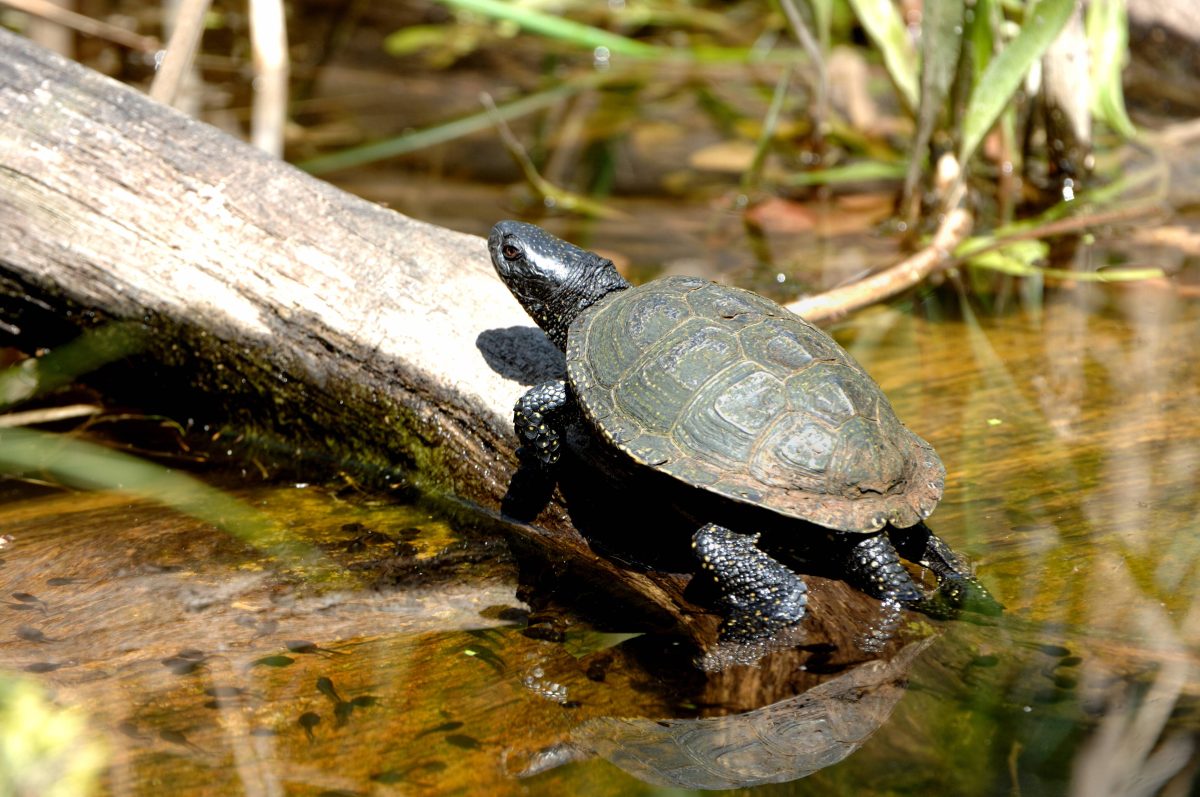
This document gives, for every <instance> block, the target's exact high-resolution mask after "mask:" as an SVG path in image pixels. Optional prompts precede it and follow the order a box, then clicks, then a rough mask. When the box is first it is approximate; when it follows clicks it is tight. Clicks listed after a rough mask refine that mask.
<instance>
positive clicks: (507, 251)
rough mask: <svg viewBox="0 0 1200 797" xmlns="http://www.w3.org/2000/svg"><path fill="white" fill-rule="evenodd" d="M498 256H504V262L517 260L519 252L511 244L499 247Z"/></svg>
mask: <svg viewBox="0 0 1200 797" xmlns="http://www.w3.org/2000/svg"><path fill="white" fill-rule="evenodd" d="M500 254H502V255H504V259H505V260H517V259H519V258H520V257H521V250H520V249H518V248H517V247H515V246H513V245H512V244H505V245H504V246H503V247H501V249H500Z"/></svg>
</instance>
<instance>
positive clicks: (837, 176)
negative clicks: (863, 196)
mask: <svg viewBox="0 0 1200 797" xmlns="http://www.w3.org/2000/svg"><path fill="white" fill-rule="evenodd" d="M906 168H907V167H906V166H905V164H903V163H884V162H882V161H859V162H858V163H848V164H846V165H845V166H833V167H831V168H828V169H814V170H813V171H811V172H800V173H798V174H790V175H788V176H787V177H786V178H785V179H783V180H779V181H778V183H779V184H780V185H786V186H809V185H837V184H839V183H864V182H870V181H875V180H900V179H903V177H904V170H905V169H906Z"/></svg>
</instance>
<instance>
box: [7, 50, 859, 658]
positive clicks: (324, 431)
mask: <svg viewBox="0 0 1200 797" xmlns="http://www.w3.org/2000/svg"><path fill="white" fill-rule="evenodd" d="M0 52H3V57H2V58H0V295H3V297H4V301H5V306H6V307H7V308H8V309H9V311H10V313H12V312H13V311H14V308H15V310H16V311H18V312H17V314H16V315H12V314H10V315H9V317H8V318H6V319H4V321H5V324H6V325H7V327H8V330H9V331H10V332H19V330H18V329H16V327H19V326H20V324H21V320H20V319H21V318H22V316H21V315H20V313H19V311H20V310H21V308H34V307H37V308H48V309H51V310H52V311H54V312H55V313H56V315H59V316H61V317H66V318H69V319H71V320H72V321H74V322H75V323H77V324H78V325H79V326H81V327H87V326H89V325H91V324H94V323H96V322H97V321H98V320H123V321H131V320H132V321H135V322H138V323H139V324H142V325H143V326H144V327H145V328H146V329H147V330H149V334H148V336H147V337H146V338H145V341H146V345H147V346H148V348H147V349H146V351H145V354H148V355H149V357H150V360H151V361H152V362H155V363H159V364H162V365H163V367H164V370H169V371H170V372H171V373H172V374H174V375H175V377H173V378H178V375H179V374H184V375H185V376H186V384H187V386H188V388H189V390H190V391H191V392H192V393H193V394H195V395H201V396H204V397H205V400H206V401H208V402H210V403H211V404H212V405H213V406H214V407H219V408H223V409H224V410H225V412H226V413H228V414H229V415H231V416H237V417H238V420H239V422H240V423H243V424H247V425H251V426H254V427H257V428H259V429H262V430H264V431H266V432H268V433H270V434H274V435H277V436H281V437H283V438H284V439H286V440H288V441H292V442H295V443H298V444H300V446H301V447H302V448H305V449H307V450H312V449H313V448H316V449H324V450H327V451H328V452H329V454H330V455H331V457H333V458H335V459H337V458H349V459H352V460H353V461H355V462H356V463H357V464H358V466H359V467H360V468H372V467H373V468H377V469H379V471H380V472H382V473H383V474H386V476H387V477H390V478H393V479H403V480H406V482H407V483H410V484H411V485H413V486H414V487H416V488H417V489H419V490H421V491H422V492H423V493H425V494H432V495H435V496H439V497H441V498H442V499H446V500H449V501H453V502H461V503H465V504H467V505H469V506H471V507H472V508H473V511H474V510H478V511H482V512H484V513H487V514H489V515H491V516H492V517H495V518H499V517H501V512H500V508H501V504H502V501H504V498H505V495H506V493H507V492H508V491H509V487H510V483H511V482H512V477H513V474H514V472H515V470H516V466H517V461H516V458H515V456H514V448H515V440H514V438H513V432H512V426H511V408H512V405H513V403H514V401H515V400H516V398H517V397H518V396H519V395H520V394H521V393H522V392H523V391H524V390H525V389H526V386H527V385H530V384H534V383H536V382H538V381H541V380H542V379H544V378H547V377H549V376H552V375H557V374H561V372H562V369H563V365H562V358H561V355H560V354H559V353H558V352H557V350H555V349H554V348H553V347H552V346H551V344H550V343H549V342H548V341H547V340H546V339H545V337H544V336H543V335H542V334H541V333H540V332H538V331H537V330H535V329H532V328H530V321H529V319H528V317H527V316H526V315H525V313H524V312H523V311H522V310H521V308H520V307H519V305H518V304H517V303H516V301H515V300H514V299H513V298H512V297H511V295H510V294H509V293H508V291H507V290H506V289H505V288H504V287H503V285H502V284H501V283H500V282H499V280H498V279H497V278H496V277H495V275H494V273H493V271H492V268H491V265H490V263H489V262H488V257H487V252H486V247H485V245H484V242H483V241H482V240H481V239H479V238H477V237H474V236H470V235H463V234H459V233H456V232H452V231H450V230H446V229H442V228H439V227H436V226H433V225H429V224H425V223H422V222H419V221H415V220H413V219H409V218H405V217H404V216H401V215H400V214H398V213H395V212H392V211H390V210H387V209H385V208H382V207H380V206H378V205H374V204H371V203H369V202H366V201H363V200H361V199H358V198H355V197H353V196H350V195H348V194H345V193H343V192H342V191H339V190H338V189H336V188H334V187H332V186H330V185H328V184H327V183H324V182H321V181H320V180H317V179H314V178H313V177H310V176H309V175H307V174H305V173H303V172H301V171H299V170H297V169H295V168H293V167H291V166H289V165H287V164H285V163H282V162H280V161H278V160H275V159H272V158H270V157H267V156H266V155H264V154H262V153H260V152H258V151H256V150H255V149H253V148H251V147H249V146H247V145H245V144H243V143H241V142H239V141H236V140H234V139H232V138H230V137H228V136H226V135H224V134H222V133H220V132H219V131H217V130H215V129H213V128H211V127H209V126H207V125H204V124H202V123H199V122H196V121H194V120H192V119H190V118H187V117H185V116H183V115H181V114H179V113H177V112H175V111H173V110H171V109H169V108H166V107H164V106H161V105H159V104H157V103H154V102H152V101H151V100H149V99H147V98H146V97H144V96H143V95H141V94H139V93H138V92H136V91H135V90H133V89H131V88H129V87H126V86H123V85H121V84H118V83H115V82H113V81H111V80H109V79H108V78H105V77H103V76H101V75H99V74H96V73H94V72H91V71H89V70H87V69H85V68H83V67H81V66H79V65H78V64H75V63H73V62H70V61H67V60H65V59H63V58H61V57H59V56H57V55H54V54H52V53H49V52H47V51H44V50H41V49H39V48H38V47H36V46H34V45H32V44H31V43H29V42H27V41H25V40H22V39H20V38H18V37H16V36H13V35H11V34H9V33H7V32H4V31H2V30H0ZM142 378H143V379H146V377H145V375H144V374H143V376H142ZM154 387H155V386H154V385H153V384H146V385H144V386H143V388H142V389H144V390H146V391H147V392H148V393H149V392H150V391H152V390H153V389H154ZM560 495H561V494H560V493H555V494H554V496H553V497H552V498H551V500H550V503H549V505H548V506H547V507H546V509H545V510H544V511H542V512H541V513H540V514H538V515H537V516H536V519H535V520H534V521H533V522H528V523H524V522H517V521H513V520H511V519H509V520H506V521H505V522H506V523H507V525H508V527H509V528H510V529H512V530H514V531H515V532H516V533H518V534H519V535H520V536H521V537H523V538H524V539H526V540H529V541H531V542H532V543H533V544H534V545H535V546H536V547H538V548H540V549H541V550H542V551H543V552H544V554H545V555H546V556H547V557H548V558H549V559H550V560H551V561H552V562H554V563H556V564H558V563H568V564H570V566H572V567H574V566H582V568H583V569H584V570H586V571H587V572H590V573H591V574H593V575H599V576H600V577H601V578H602V579H604V580H607V581H608V582H609V583H612V584H619V585H622V586H624V587H625V588H626V589H627V590H629V591H631V592H633V593H635V594H636V595H638V596H640V597H641V598H642V599H643V600H645V601H648V602H649V603H650V604H651V605H653V606H655V607H657V608H659V609H661V610H663V611H665V612H666V614H667V615H668V616H669V617H671V618H673V619H674V620H675V621H677V622H678V623H679V624H680V625H681V626H682V627H684V628H685V629H687V630H688V631H689V632H691V633H693V634H696V635H697V636H711V632H712V629H713V628H714V627H715V625H716V618H715V617H714V616H713V615H712V614H711V613H708V614H706V613H703V612H700V613H698V612H696V611H695V609H696V607H695V606H693V605H692V604H690V603H689V602H688V601H687V600H685V599H684V598H683V589H684V587H685V586H686V584H687V580H688V579H687V577H686V576H683V575H672V574H669V573H656V572H646V571H641V570H635V569H629V568H624V567H620V566H618V565H616V564H614V563H613V562H612V561H610V560H608V559H606V558H604V557H601V556H597V555H595V554H594V553H593V552H592V551H591V550H590V548H589V545H588V543H587V541H586V540H585V539H584V538H583V537H581V536H580V535H579V534H578V533H576V532H575V531H574V527H573V526H572V522H571V518H570V517H569V515H568V507H566V506H564V504H563V502H562V500H561V497H560ZM679 544H680V545H681V546H686V544H687V541H686V540H681V541H680V542H679ZM812 591H813V597H812V601H813V606H814V610H816V609H817V607H819V606H821V604H822V603H825V602H836V603H839V604H842V605H843V608H842V609H841V610H839V611H837V612H830V633H832V634H834V635H837V634H838V632H837V631H836V630H834V626H835V625H837V624H838V619H836V618H840V619H841V620H844V619H845V617H846V612H847V611H850V612H857V613H861V614H864V616H869V615H870V612H871V611H872V609H871V606H872V604H871V603H870V602H869V601H868V600H867V599H865V598H864V597H862V596H861V595H860V594H859V593H857V592H855V591H854V590H851V589H849V588H848V587H846V586H845V585H844V584H841V583H840V582H836V581H835V582H828V583H826V582H824V581H822V580H820V579H817V580H816V584H814V588H813V590H812ZM814 613H816V611H814ZM842 633H843V634H844V632H842ZM824 636H825V634H824V632H822V631H820V630H813V631H810V637H811V638H812V639H814V640H815V639H818V638H822V637H824Z"/></svg>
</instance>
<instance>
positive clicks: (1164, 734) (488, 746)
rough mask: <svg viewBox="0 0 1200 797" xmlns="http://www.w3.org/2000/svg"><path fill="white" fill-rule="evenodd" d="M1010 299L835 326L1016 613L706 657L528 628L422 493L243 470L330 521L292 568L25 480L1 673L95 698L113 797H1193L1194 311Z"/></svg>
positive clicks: (1197, 556) (1196, 624) (482, 553)
mask: <svg viewBox="0 0 1200 797" xmlns="http://www.w3.org/2000/svg"><path fill="white" fill-rule="evenodd" d="M1081 257H1083V258H1084V259H1085V260H1086V258H1087V257H1088V255H1087V254H1086V253H1085V254H1083V255H1081ZM1193 268H1194V266H1193ZM1191 277H1192V278H1194V277H1195V275H1194V274H1192V275H1191ZM992 287H993V289H992V290H990V291H988V292H986V293H983V294H979V295H975V296H974V298H972V299H970V300H964V299H961V298H960V294H959V293H957V292H956V291H955V290H953V287H952V286H948V287H944V288H943V289H942V290H940V291H937V292H932V293H929V292H927V293H924V294H922V296H921V297H919V298H917V299H915V300H912V301H910V302H908V303H906V304H904V305H898V306H896V307H884V308H876V309H873V310H870V311H867V312H864V313H862V314H859V315H857V316H855V317H854V318H853V319H850V320H848V321H847V322H845V323H843V324H841V325H839V326H838V327H837V328H836V329H835V333H836V335H837V337H838V338H839V339H840V340H841V341H842V342H843V343H844V344H845V345H846V346H847V347H848V348H850V350H851V351H852V352H853V353H854V354H855V356H857V357H858V358H859V359H860V360H861V361H862V362H863V364H864V365H865V366H866V367H867V369H868V370H869V371H870V372H871V373H872V374H873V375H874V376H875V377H876V379H877V380H878V381H879V382H880V383H881V384H882V385H883V387H884V389H885V390H886V391H887V392H888V394H889V395H890V396H891V398H892V401H893V403H894V404H895V406H896V409H897V412H898V413H899V415H900V416H901V418H903V419H905V420H906V422H907V423H908V424H909V425H910V426H911V427H912V428H914V430H916V431H917V432H918V433H920V434H921V435H922V436H924V437H926V438H927V439H929V440H930V441H931V442H933V443H934V445H935V446H936V447H937V449H938V451H939V453H940V454H941V456H942V458H943V460H944V461H945V462H946V465H947V470H948V474H947V491H946V497H945V500H944V501H943V503H942V505H941V506H940V507H939V509H938V510H937V512H936V513H935V514H934V516H933V517H932V518H931V521H930V523H931V525H932V526H933V527H934V529H935V530H936V531H937V532H938V533H939V534H940V535H941V536H942V537H943V538H945V539H946V540H948V541H950V542H951V543H952V544H954V545H955V547H956V548H958V549H959V550H961V551H962V552H964V553H966V554H968V555H969V556H971V557H972V559H973V560H974V561H975V563H976V564H977V566H978V570H979V575H980V577H981V578H982V579H983V580H984V582H985V583H986V584H987V585H988V586H989V587H990V588H991V589H992V590H993V592H994V593H995V594H996V595H997V597H998V598H999V599H1000V600H1001V601H1002V602H1003V603H1004V604H1005V606H1006V607H1007V611H1006V613H1005V615H1004V616H1003V617H1000V618H968V619H964V620H958V621H952V622H938V621H934V620H930V619H928V618H925V617H922V616H920V615H911V616H906V618H905V620H904V628H903V631H902V636H904V637H905V638H906V639H912V640H915V641H912V642H910V643H909V644H907V645H906V646H904V647H903V649H902V650H899V652H896V651H893V655H891V656H889V657H888V658H885V659H884V660H883V661H881V662H879V663H877V664H876V665H869V664H865V665H863V666H862V667H859V668H857V669H855V668H851V669H848V670H838V671H830V672H823V673H818V670H819V667H811V668H810V669H811V670H812V672H808V673H803V674H801V673H796V672H785V671H780V667H781V666H782V665H781V664H780V662H787V661H788V659H787V658H786V657H768V658H767V659H765V660H764V661H763V662H761V663H760V664H761V666H759V667H753V668H748V667H733V668H731V669H729V670H726V671H725V672H723V673H717V674H707V675H706V674H704V673H702V672H700V671H699V670H697V669H696V668H695V667H694V666H693V664H692V658H693V655H694V651H691V650H689V649H688V647H687V645H686V644H684V643H683V642H681V640H679V639H677V638H673V637H670V636H665V635H654V634H640V635H637V634H638V633H639V632H640V631H642V630H643V629H642V627H641V626H640V624H639V623H638V622H636V619H635V618H630V621H629V623H628V626H627V627H622V624H621V622H620V621H619V620H618V621H616V622H614V621H613V620H612V617H613V615H614V614H615V615H616V616H617V617H618V618H619V617H620V616H621V613H620V612H619V611H617V612H615V613H614V612H613V611H611V607H610V611H609V612H607V613H606V617H607V618H608V621H607V624H606V625H605V627H604V628H603V629H602V630H597V629H596V628H594V627H592V626H591V625H589V624H588V623H587V622H586V621H584V620H582V619H580V618H579V617H577V616H576V615H575V610H580V611H582V612H583V613H585V614H586V613H587V611H586V610H587V609H588V608H589V606H588V605H587V603H588V602H589V601H591V602H595V603H610V602H611V601H612V600H613V599H612V598H610V597H607V596H605V595H604V594H603V593H599V592H591V593H589V592H586V591H584V592H583V594H582V595H577V596H576V598H575V599H574V600H575V601H576V602H577V603H576V604H574V605H572V604H571V603H570V602H568V603H567V604H566V605H564V606H562V607H560V609H559V610H560V611H562V612H563V613H564V615H565V617H566V618H567V622H568V623H569V625H568V633H567V637H566V640H565V641H547V640H542V639H536V638H531V637H530V636H527V635H526V634H524V633H522V630H523V629H524V628H525V625H526V621H527V619H528V617H527V607H526V604H525V601H524V598H525V597H528V594H527V592H526V590H527V589H529V587H528V586H522V585H521V581H522V579H521V577H520V568H519V567H518V565H517V563H516V561H515V560H514V557H513V556H512V554H511V553H510V549H509V547H508V545H507V544H506V542H505V540H504V538H503V537H502V536H500V535H499V534H497V533H496V532H495V531H492V530H490V529H489V528H488V527H487V526H486V524H484V525H480V526H479V527H477V528H476V527H471V528H466V527H460V525H461V524H460V525H456V526H451V525H448V524H447V522H446V521H444V520H442V519H440V518H439V517H437V516H435V515H433V514H431V512H430V511H429V510H427V509H426V508H423V507H421V506H415V507H414V506H406V505H400V504H397V503H395V502H392V501H388V500H381V499H377V498H371V497H368V496H362V495H357V494H354V493H349V494H348V493H347V492H346V491H333V490H327V489H323V488H318V487H314V486H307V485H271V484H263V485H261V486H256V487H254V486H252V487H247V486H241V487H239V488H237V489H234V490H231V491H230V492H231V494H232V495H233V496H235V497H236V498H238V499H240V500H241V501H242V502H243V503H244V504H246V505H249V506H252V507H254V508H255V509H256V510H257V511H259V512H261V513H263V514H265V515H266V516H267V517H268V518H269V519H270V521H271V523H272V524H273V526H274V527H275V528H276V529H278V530H279V531H280V534H281V535H284V536H287V537H288V538H295V539H299V540H302V541H303V542H304V543H305V547H304V548H302V549H297V550H292V551H291V552H290V553H288V554H287V555H286V556H285V555H284V554H281V553H279V552H276V551H272V550H268V549H264V548H262V547H256V546H254V545H250V544H248V543H246V542H242V541H238V540H235V539H233V538H231V537H229V536H227V535H225V534H224V533H222V532H219V531H217V530H216V529H215V528H213V527H212V526H210V525H207V524H206V523H203V522H201V521H198V520H194V519H190V518H188V517H185V516H182V515H179V514H177V513H175V512H173V511H171V510H168V509H164V508H161V507H157V506H154V505H151V504H146V503H140V502H136V501H132V500H131V499H129V498H126V497H123V496H119V495H110V494H80V493H69V492H63V491H60V490H56V489H44V488H30V489H28V490H12V491H9V492H6V493H4V495H3V500H2V501H0V531H3V532H4V533H6V534H9V535H11V536H12V540H11V542H8V543H7V545H6V547H5V548H4V550H2V551H0V559H2V560H3V563H2V564H0V582H2V583H3V585H4V590H3V601H4V605H3V606H0V669H3V670H7V671H10V672H18V673H20V672H22V671H23V677H27V678H31V679H35V680H36V681H37V682H38V683H40V684H42V685H43V686H44V687H45V688H46V689H47V690H49V693H50V694H51V695H52V696H53V698H54V699H55V700H56V701H57V702H58V703H60V704H64V705H75V706H79V707H81V708H82V709H83V710H84V711H86V713H87V715H88V717H89V719H88V723H89V724H88V728H89V736H90V737H92V738H98V739H102V740H104V743H105V747H106V749H107V755H108V756H109V764H108V766H107V769H106V773H107V774H106V775H105V778H104V783H105V787H106V789H107V791H108V792H110V793H113V794H117V795H135V794H255V795H257V794H263V795H274V794H305V795H308V794H313V795H315V794H452V793H459V794H461V793H479V794H482V793H487V794H563V793H567V794H571V793H586V794H639V793H659V792H661V791H662V790H663V789H671V790H672V793H675V792H677V791H678V790H680V789H683V788H684V786H683V785H682V784H697V783H708V784H710V785H724V786H726V787H728V786H732V785H735V783H736V776H737V773H740V776H741V777H743V778H744V779H745V780H744V782H754V780H756V779H762V778H764V777H770V778H775V779H781V780H782V781H783V782H780V783H776V784H772V785H761V786H758V787H756V788H755V789H754V790H755V791H756V792H761V793H772V794H774V793H787V794H810V793H811V794H823V795H827V794H855V795H866V794H930V793H933V794H964V795H965V794H988V795H990V794H997V795H999V794H1004V795H1011V794H1020V795H1035V794H1078V795H1089V797H1090V796H1091V795H1105V794H1111V795H1130V794H1154V793H1163V794H1170V795H1187V794H1195V793H1197V789H1200V785H1198V784H1200V751H1198V750H1197V747H1196V739H1197V738H1198V737H1200V590H1197V588H1196V586H1195V584H1196V583H1197V576H1198V575H1200V574H1198V573H1197V570H1198V567H1200V534H1198V533H1197V532H1198V531H1200V529H1198V521H1197V510H1198V509H1200V500H1198V499H1197V496H1198V494H1200V396H1198V392H1197V388H1198V386H1200V351H1198V350H1197V347H1196V332H1197V330H1198V329H1200V304H1197V303H1196V302H1195V301H1194V300H1188V299H1186V298H1182V297H1181V294H1180V291H1178V290H1177V288H1176V287H1172V286H1168V285H1164V284H1158V283H1141V284H1135V285H1124V286H1115V285H1075V286H1073V287H1063V288H1059V289H1055V290H1046V291H1043V290H1041V289H1040V286H1036V285H1030V284H1029V283H1028V282H1024V283H1021V282H1013V283H1011V284H1000V285H999V286H992ZM480 522H481V524H482V523H483V521H480ZM467 525H470V524H467ZM519 596H520V597H519ZM864 630H866V629H864ZM896 648H897V649H899V648H900V646H899V645H897V646H896ZM870 658H872V657H871V656H868V655H866V654H865V653H864V655H863V660H864V661H867V660H869V659H870ZM814 661H815V660H811V661H810V664H812V663H813V662H814ZM871 666H874V669H870V667H871ZM801 675H804V677H803V678H801V677H800V676H801ZM818 675H819V677H815V676H818ZM809 676H814V677H812V678H809ZM818 680H819V681H822V682H824V686H821V687H819V689H821V690H824V691H813V692H809V693H807V694H806V695H803V696H801V697H800V698H799V701H800V702H791V703H789V702H786V701H788V700H790V699H792V698H793V696H794V695H795V694H796V693H797V692H798V691H799V690H800V689H801V688H808V687H810V686H812V685H813V683H814V682H816V681H818ZM905 685H907V688H905ZM766 696H769V700H768V699H767V697H766ZM771 701H783V702H776V703H775V705H777V706H783V708H782V709H780V710H779V711H780V712H781V713H770V712H769V711H763V710H762V704H763V703H769V702H771ZM730 714H732V715H734V716H735V717H736V716H740V717H743V718H744V717H749V718H750V721H749V723H748V727H747V724H743V725H736V724H730V723H729V722H728V719H729V717H728V715H730ZM723 715H724V716H725V720H721V717H722V716H723ZM639 718H642V719H639ZM722 722H723V723H724V724H721V723H722ZM689 723H691V724H689ZM806 723H807V724H806ZM788 734H793V735H790V736H789V735H788ZM817 741H820V742H821V744H817ZM761 744H766V745H767V747H766V748H763V747H759V746H756V745H761ZM772 744H773V745H775V746H774V747H772V746H771V745H772ZM689 745H690V749H691V750H692V752H690V753H687V754H685V753H683V752H681V751H682V750H683V749H684V748H686V747H688V746H689ZM789 745H791V746H790V747H789ZM806 745H807V747H805V746H806ZM859 745H861V747H860V748H859V749H857V751H856V752H851V751H853V750H854V748H855V747H858V746H859ZM802 748H803V755H801V754H800V751H801V749H802ZM847 753H850V754H849V755H848V757H844V756H846V754H847ZM789 756H791V757H790V758H789ZM843 757H844V758H843ZM610 760H611V761H616V762H617V764H619V766H618V765H614V764H613V763H610ZM714 762H717V763H714ZM822 767H824V768H822ZM810 770H816V771H815V772H813V774H810V775H808V776H807V777H804V778H799V776H800V775H802V774H805V773H806V772H808V771H810ZM714 772H719V773H720V774H719V775H714V774H713V773H714ZM731 773H733V774H731ZM705 778H708V780H705ZM797 778H799V779H797ZM722 779H723V780H722ZM672 783H674V784H675V785H674V786H672V785H671V784H672Z"/></svg>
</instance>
